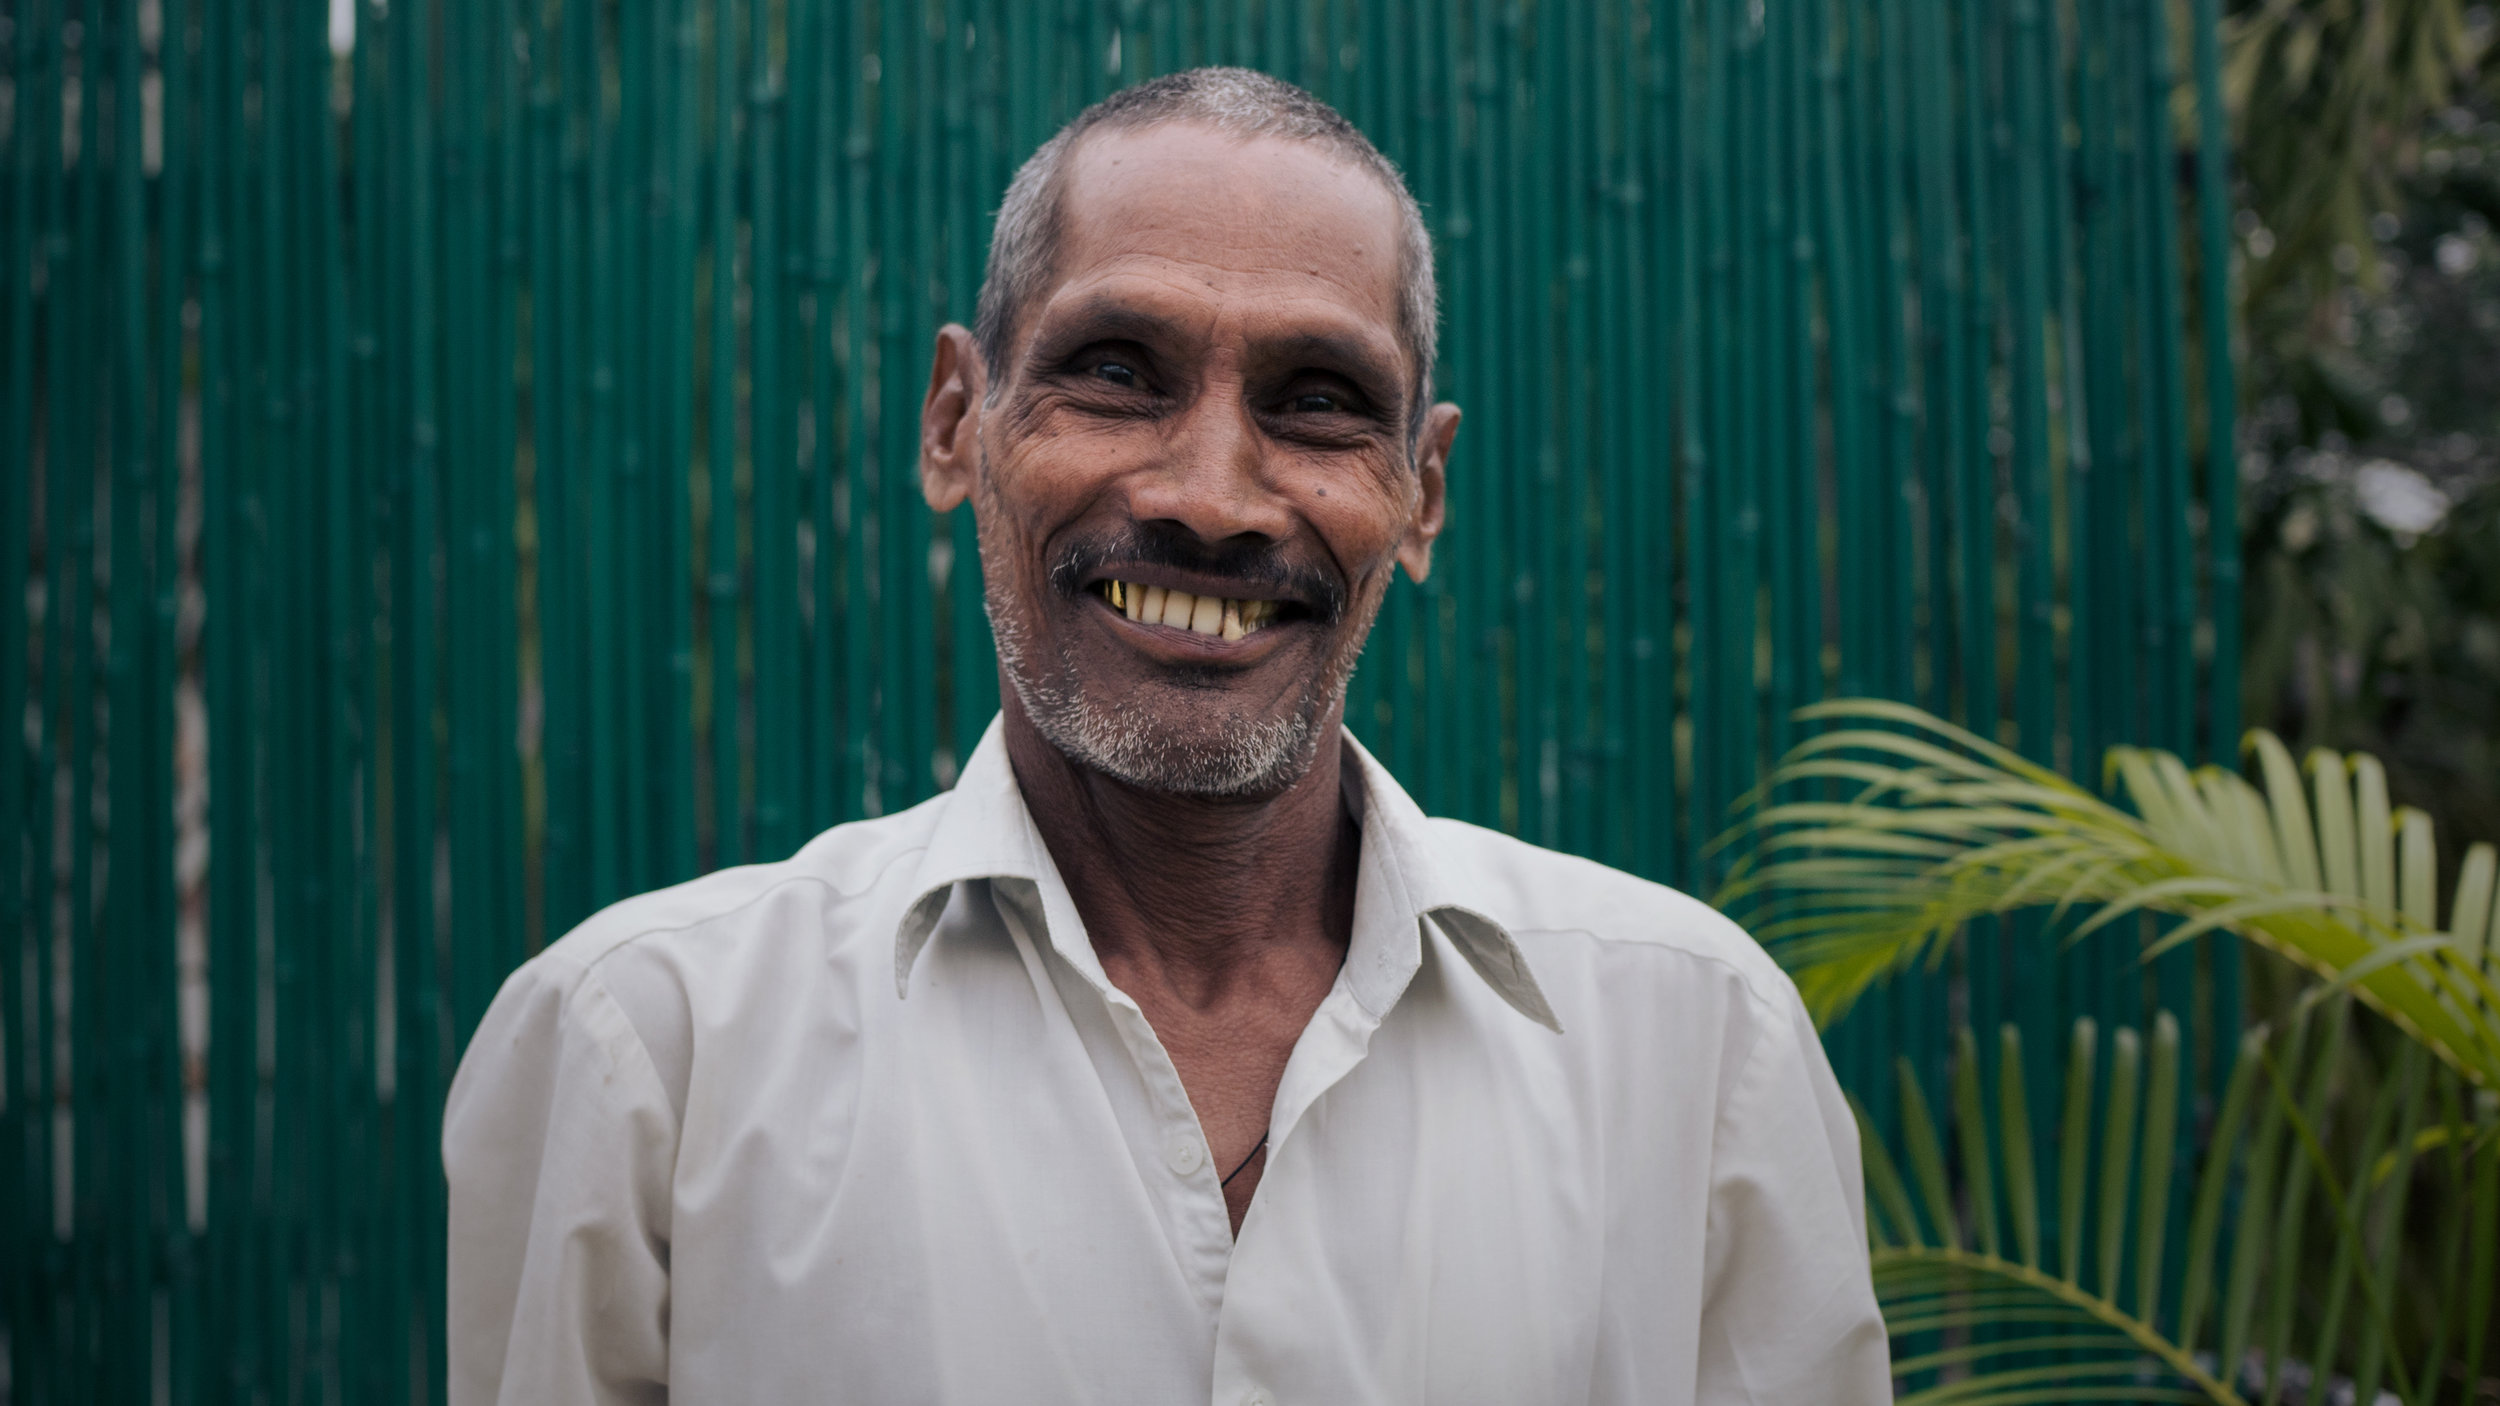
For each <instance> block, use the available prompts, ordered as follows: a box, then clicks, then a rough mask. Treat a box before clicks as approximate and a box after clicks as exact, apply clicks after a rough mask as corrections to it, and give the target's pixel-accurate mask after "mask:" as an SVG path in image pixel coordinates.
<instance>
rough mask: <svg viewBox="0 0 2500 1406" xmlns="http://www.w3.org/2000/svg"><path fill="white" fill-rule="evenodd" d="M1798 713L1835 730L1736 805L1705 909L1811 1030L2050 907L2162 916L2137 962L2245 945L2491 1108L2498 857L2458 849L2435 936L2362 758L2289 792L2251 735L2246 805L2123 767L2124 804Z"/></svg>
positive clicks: (1853, 720)
mask: <svg viewBox="0 0 2500 1406" xmlns="http://www.w3.org/2000/svg"><path fill="white" fill-rule="evenodd" d="M1800 716H1801V717H1803V718H1806V719H1809V720H1813V721H1822V722H1831V723H1837V724H1840V726H1837V727H1835V728H1834V729H1833V730H1831V731H1827V732H1824V733H1822V734H1820V735H1818V736H1816V737H1814V738H1812V739H1810V740H1808V741H1806V742H1805V743H1803V744H1801V745H1800V746H1798V747H1797V748H1796V749H1795V750H1794V751H1792V752H1791V753H1790V754H1789V755H1788V757H1787V758H1786V759H1784V760H1783V761H1782V763H1781V764H1780V766H1779V767H1778V768H1777V769H1775V770H1774V772H1773V773H1772V774H1771V776H1770V777H1769V778H1768V779H1767V780H1766V781H1765V782H1764V784H1763V786H1762V787H1761V788H1760V789H1759V790H1758V791H1757V792H1755V793H1754V795H1753V796H1751V797H1749V798H1748V803H1749V807H1750V813H1749V814H1748V815H1747V817H1746V818H1745V820H1744V821H1743V822H1742V823H1741V824H1740V825H1739V826H1738V827H1737V828H1736V829H1735V830H1734V831H1731V832H1730V834H1729V835H1728V836H1726V837H1723V839H1722V840H1721V842H1720V843H1721V844H1722V845H1728V844H1733V843H1736V842H1739V841H1743V842H1748V843H1749V844H1750V849H1749V852H1748V853H1747V854H1746V855H1745V856H1744V858H1743V859H1742V860H1741V861H1740V862H1739V863H1738V864H1737V866H1736V868H1735V870H1734V873H1733V875H1732V877H1731V879H1730V881H1729V883H1728V885H1727V886H1726V888H1725V889H1723V890H1722V892H1721V894H1720V896H1719V899H1720V902H1721V903H1722V904H1723V905H1728V906H1732V907H1735V908H1737V909H1739V910H1740V911H1742V913H1743V915H1744V916H1745V917H1746V918H1747V919H1748V920H1749V922H1750V923H1751V925H1752V926H1753V928H1754V930H1755V931H1756V932H1757V933H1758V934H1759V935H1760V936H1761V937H1762V939H1763V940H1764V942H1766V943H1767V944H1768V945H1770V947H1771V948H1772V950H1773V951H1774V952H1775V953H1776V954H1778V956H1779V957H1780V959H1781V961H1782V963H1783V964H1784V965H1786V966H1787V967H1788V968H1789V970H1790V971H1791V972H1792V974H1794V976H1795V977H1796V980H1797V985H1798V989H1799V990H1800V992H1802V993H1803V994H1804V996H1805V998H1806V1001H1807V1004H1808V1005H1809V1007H1811V1008H1812V1009H1813V1011H1814V1013H1815V1017H1816V1019H1818V1020H1820V1021H1823V1022H1826V1023H1828V1022H1829V1021H1831V1020H1833V1019H1835V1018H1837V1017H1838V1016H1839V1015H1840V1014H1841V1013H1842V1012H1843V1011H1845V1010H1847V1009H1848V1007H1849V1005H1850V1004H1851V1003H1852V1002H1853V1001H1855V1000H1856V999H1857V997H1858V996H1859V995H1860V994H1861V993H1863V992H1864V991H1865V990H1866V988H1867V987H1868V986H1870V985H1871V984H1873V983H1874V982H1876V981H1879V980H1881V979H1883V978H1884V977H1885V976H1887V975H1889V974H1890V973H1892V972H1895V971H1898V970H1901V969H1903V968H1905V967H1908V966H1911V965H1914V964H1917V963H1919V962H1921V961H1926V962H1930V963H1932V962H1936V961H1939V960H1941V958H1942V957H1943V955H1944V953H1945V952H1946V951H1947V950H1948V949H1949V947H1950V945H1951V943H1952V942H1953V941H1954V940H1955V939H1956V938H1957V937H1958V936H1959V935H1960V933H1961V932H1962V930H1963V929H1964V927H1965V926H1966V925H1967V924H1968V923H1969V922H1970V921H1971V920H1972V919H1974V918H1978V917H1982V916H1986V915H1990V914H2001V913H2007V912H2012V911H2015V910H2017V909H2025V908H2047V909H2050V910H2051V912H2052V916H2053V917H2054V918H2056V919H2058V920H2061V921H2067V920H2071V921H2070V922H2069V923H2068V926H2069V935H2070V936H2081V935H2083V934H2086V933H2089V932H2092V931H2094V930H2097V929H2099V928H2102V927H2105V926H2108V925H2110V924H2113V923H2116V922H2120V921H2122V920H2124V919H2126V918H2128V917H2131V916H2135V915H2139V914H2163V915H2167V916H2171V917H2175V918H2178V919H2182V920H2183V921H2181V922H2179V923H2177V924H2176V925H2174V926H2173V927H2172V928H2171V929H2170V930H2169V931H2168V932H2167V933H2166V934H2164V935H2163V936H2162V937H2161V938H2160V940H2159V941H2158V942H2157V943H2155V944H2153V945H2152V946H2150V947H2149V948H2148V955H2149V954H2151V953H2157V952H2159V951H2162V950H2166V949H2167V948H2169V947H2171V946H2175V945H2177V944H2180V943H2184V942H2189V941H2193V940H2194V939H2195V938H2197V937H2199V936H2201V935H2203V934H2205V933H2208V932H2215V931H2222V932H2230V933H2233V934H2236V935H2238V936H2239V937H2241V938H2243V939H2245V940H2247V941H2250V942H2254V943H2256V944H2258V945H2259V946H2262V947H2265V948H2266V949H2268V950H2269V951H2272V952H2275V953H2277V954H2279V955H2281V956H2283V957H2285V958H2288V959H2290V960H2291V961H2293V962H2295V963H2297V964H2299V965H2300V966H2302V967H2304V968H2306V969H2308V970H2309V971H2311V972H2313V973H2315V974H2316V975H2317V976H2319V977H2320V978H2322V979H2323V981H2324V982H2325V983H2326V989H2327V990H2330V991H2335V990H2345V989H2349V990H2350V991H2352V992H2353V993H2354V994H2355V995H2356V996H2358V997H2359V999H2360V1000H2361V1001H2362V1002H2363V1003H2365V1004H2366V1005H2368V1006H2370V1007H2371V1008H2372V1009H2374V1010H2376V1011H2378V1012H2379V1013H2380V1014H2382V1015H2384V1016H2386V1017H2387V1018H2388V1019H2390V1020H2392V1021H2394V1022H2395V1023H2396V1024H2397V1025H2398V1026H2400V1027H2401V1028H2402V1029H2403V1030H2404V1031H2405V1032H2406V1033H2407V1034H2408V1035H2410V1036H2412V1037H2413V1038H2414V1039H2415V1040H2417V1041H2419V1042H2420V1043H2421V1044H2422V1045H2423V1046H2424V1047H2425V1048H2426V1049H2427V1050H2429V1051H2430V1053H2431V1054H2433V1055H2435V1056H2437V1057H2438V1058H2439V1059H2440V1060H2441V1061H2443V1062H2445V1063H2446V1064H2447V1065H2448V1066H2450V1067H2451V1068H2453V1069H2454V1070H2456V1071H2457V1073H2459V1074H2460V1075H2462V1076H2463V1077H2464V1078H2466V1079H2467V1080H2469V1081H2471V1082H2472V1083H2473V1084H2475V1085H2477V1086H2478V1087H2480V1088H2482V1089H2485V1090H2489V1091H2493V1092H2500V982H2496V981H2495V973H2494V970H2493V965H2492V957H2493V951H2492V949H2493V947H2494V946H2495V944H2494V942H2493V936H2494V932H2495V929H2500V915H2495V911H2494V905H2495V894H2494V890H2495V887H2500V884H2496V883H2495V875H2496V874H2500V862H2496V861H2495V855H2494V851H2493V848H2492V846H2490V845H2488V844H2477V845H2475V846H2473V847H2472V849H2471V850H2469V851H2468V853H2467V856H2466V859H2465V862H2464V864H2463V866H2462V868H2461V870H2460V872H2459V876H2458V879H2457V882H2456V885H2455V886H2454V888H2453V889H2452V890H2451V898H2450V902H2449V904H2448V907H2447V910H2446V914H2445V917H2444V919H2443V916H2442V914H2441V912H2440V910H2439V907H2438V903H2437V873H2436V870H2437V858H2436V849H2435V847H2434V845H2433V839H2432V834H2431V825H2430V821H2429V819H2428V818H2427V817H2425V816H2423V815H2422V814H2421V813H2420V812H2418V811H2413V810H2410V809H2396V808H2393V807H2391V805H2390V803H2389V800H2388V796H2387V786H2386V776H2385V773H2384V771H2383V770H2382V769H2381V768H2380V767H2379V765H2378V763H2377V762H2376V761H2375V760H2373V759H2372V758H2370V757H2368V756H2366V755H2362V754H2358V753H2355V754H2352V755H2349V756H2346V755H2343V754H2338V753H2335V752H2329V751H2318V752H2314V753H2312V754H2311V755H2310V758H2309V765H2308V778H2307V781H2306V783H2305V784H2304V781H2303V778H2302V772H2301V768H2300V766H2299V765H2298V764H2296V763H2295V762H2294V761H2293V759H2292V757H2291V754H2290V753H2289V752H2288V751H2286V750H2285V749H2284V747H2283V745H2282V743H2281V742H2279V741H2277V740H2276V739H2275V738H2274V737H2273V735H2272V734H2269V733H2265V732H2262V731H2260V732H2253V733H2251V734H2250V736H2249V743H2248V746H2249V750H2250V752H2251V753H2252V754H2253V756H2254V758H2255V760H2256V762H2257V769H2258V774H2259V776H2260V778H2261V779H2262V782H2263V785H2262V789H2261V787H2260V786H2259V785H2257V784H2253V783H2252V782H2250V781H2249V780H2247V779H2245V778H2243V777H2241V776H2239V775H2237V774H2235V773H2233V772H2230V771H2227V770H2224V769H2221V768H2218V767H2204V768H2196V769H2191V768H2189V767H2188V766H2187V765H2186V764H2185V763H2184V762H2182V761H2180V759H2179V758H2177V757H2175V756H2173V755H2171V754H2170V753H2167V752H2159V751H2152V750H2146V749H2139V748H2128V747H2121V748H2114V749H2112V750H2111V752H2110V754H2109V757H2108V759H2107V762H2108V771H2109V773H2110V775H2111V776H2112V777H2113V778H2114V779H2115V780H2116V782H2117V784H2118V788H2119V789H2120V791H2121V792H2122V793H2123V795H2124V797H2125V799H2126V801H2127V802H2128V806H2127V807H2121V806H2119V805H2117V804H2113V803H2112V802H2110V801H2106V800H2104V799H2102V798H2101V797H2099V796H2097V795H2095V794H2093V793H2092V792H2091V791H2090V790H2088V789H2086V788H2084V787H2082V786H2079V785H2076V784H2075V783H2074V782H2072V781H2069V780H2067V779H2066V778H2065V777H2062V776H2060V775H2058V774H2057V773H2055V772H2054V771H2051V770H2049V769H2048V768H2046V767H2043V766H2040V765H2038V764H2037V763H2034V762H2031V761H2029V760H2026V759H2025V758H2023V757H2020V756H2018V755H2016V754H2014V753H2013V752H2011V751H2008V750H2007V749H2005V748H2003V747H1999V746H1997V745H1996V744H1994V743H1992V742H1989V741H1987V740H1985V739H1983V738H1980V737H1977V736H1974V735H1972V734H1970V733H1968V732H1966V731H1963V730H1962V729H1960V728H1956V727H1954V726H1952V725H1951V724H1949V723H1947V722H1944V721H1943V720H1941V719H1939V718H1936V717H1934V716H1933V715H1931V714H1928V713H1925V712H1922V711H1920V710H1918V709H1916V708H1910V707H1906V706H1903V705H1900V704H1895V703H1888V702H1882V701H1877V700H1844V701H1841V702H1835V703H1828V704H1821V705H1817V706H1815V707H1812V708H1808V709H1805V710H1803V711H1802V713H1801V714H1800ZM1836 797H1837V799H1836Z"/></svg>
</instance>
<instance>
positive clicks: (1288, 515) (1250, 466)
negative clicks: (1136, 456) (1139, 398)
mask: <svg viewBox="0 0 2500 1406" xmlns="http://www.w3.org/2000/svg"><path fill="white" fill-rule="evenodd" d="M1166 423H1167V424H1168V425H1169V427H1170V429H1169V433H1168V435H1167V437H1166V439H1165V442H1164V444H1163V445H1162V447H1161V452H1160V453H1158V454H1157V455H1156V457H1155V462H1153V463H1152V464H1150V465H1148V466H1146V468H1145V469H1144V470H1143V471H1141V472H1140V473H1138V474H1136V475H1135V476H1133V477H1132V478H1131V480H1130V484H1129V512H1130V514H1131V515H1132V516H1133V517H1135V518H1136V520H1137V521H1139V522H1153V521H1158V520H1159V521H1165V522H1173V523H1178V524H1179V525H1181V526H1182V527H1185V528H1187V529H1189V531H1190V532H1191V533H1192V534H1193V535H1195V536H1196V537H1197V538H1198V539H1199V540H1200V541H1202V542H1208V543H1217V542H1224V541H1229V540H1230V539H1232V538H1235V537H1241V536H1260V537H1266V538H1269V539H1271V540H1273V539H1279V538H1283V537H1286V536H1289V535H1291V533H1292V531H1293V515H1292V512H1291V509H1290V508H1289V507H1288V505H1287V504H1286V502H1285V499H1284V497H1283V495H1281V494H1279V493H1278V492H1277V491H1276V490H1275V487H1274V485H1273V483H1272V481H1271V476H1270V473H1269V469H1270V464H1269V461H1268V456H1269V455H1270V454H1271V453H1272V452H1273V450H1274V446H1273V445H1271V444H1270V443H1269V442H1268V440H1267V437H1266V436H1265V435H1264V434H1263V433H1262V432H1261V431H1260V429H1259V425H1258V422H1257V420H1256V419H1254V418H1253V417H1252V415H1251V411H1250V407H1249V405H1248V404H1247V403H1246V401H1245V399H1244V398H1243V397H1242V396H1241V395H1240V394H1239V393H1238V391H1237V389H1236V390H1235V391H1234V393H1231V394H1226V393H1223V391H1222V390H1219V389H1218V388H1217V387H1209V388H1208V390H1207V391H1206V392H1205V393H1202V394H1201V395H1200V396H1199V397H1198V398H1197V400H1196V402H1195V403H1194V404H1192V405H1191V406H1190V407H1189V408H1188V409H1187V410H1185V411H1184V412H1182V413H1181V414H1180V415H1178V416H1176V417H1174V418H1173V419H1172V420H1170V421H1167V422H1166Z"/></svg>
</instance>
